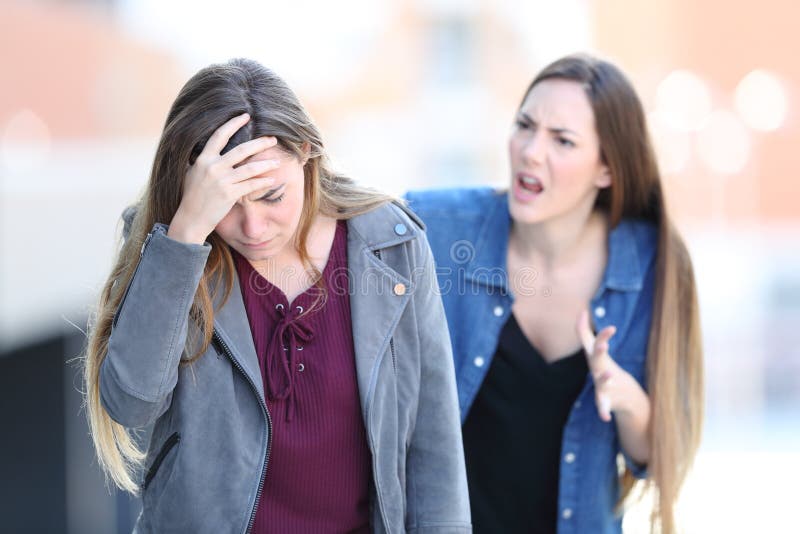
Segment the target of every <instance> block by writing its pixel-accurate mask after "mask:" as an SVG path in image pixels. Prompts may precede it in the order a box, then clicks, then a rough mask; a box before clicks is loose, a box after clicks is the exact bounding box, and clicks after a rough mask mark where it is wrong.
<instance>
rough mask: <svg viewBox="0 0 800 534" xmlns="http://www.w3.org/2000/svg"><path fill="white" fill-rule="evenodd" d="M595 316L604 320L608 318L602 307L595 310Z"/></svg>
mask: <svg viewBox="0 0 800 534" xmlns="http://www.w3.org/2000/svg"><path fill="white" fill-rule="evenodd" d="M594 314H595V315H596V316H598V317H599V318H601V319H602V318H603V317H605V316H606V309H605V308H604V307H602V306H598V307H596V308H595V309H594Z"/></svg>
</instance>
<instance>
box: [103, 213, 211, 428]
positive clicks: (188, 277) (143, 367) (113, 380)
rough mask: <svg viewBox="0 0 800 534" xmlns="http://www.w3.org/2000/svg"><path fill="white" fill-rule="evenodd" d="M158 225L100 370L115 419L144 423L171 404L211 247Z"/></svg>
mask: <svg viewBox="0 0 800 534" xmlns="http://www.w3.org/2000/svg"><path fill="white" fill-rule="evenodd" d="M166 231H167V229H166V227H165V226H164V225H160V224H157V225H156V226H155V227H154V228H153V230H152V232H151V233H150V234H149V236H148V238H147V240H146V241H145V245H144V247H142V254H141V257H140V259H139V265H138V267H137V268H136V271H135V273H134V275H133V278H132V279H131V281H130V283H129V285H128V288H127V289H126V293H125V296H124V297H123V300H122V303H121V304H120V308H119V310H118V311H117V316H116V317H115V320H114V323H113V325H112V330H111V336H110V337H109V340H108V351H107V354H106V357H105V359H104V360H103V363H102V365H101V368H100V398H101V401H102V403H103V406H104V407H105V409H106V411H108V414H109V415H110V416H111V418H112V419H114V420H115V421H117V422H118V423H120V424H122V425H124V426H127V427H142V426H145V425H147V424H149V423H151V422H152V421H154V420H155V419H156V418H158V417H159V416H160V415H161V414H162V413H164V411H165V410H166V409H167V407H168V406H169V401H170V397H171V394H172V390H173V389H174V387H175V384H176V383H177V381H178V364H179V362H180V357H181V354H182V352H183V348H184V345H185V343H186V334H187V328H188V318H189V308H190V307H191V305H192V301H193V299H194V294H195V292H196V291H197V286H198V284H199V282H200V279H201V277H202V274H203V269H204V267H205V263H206V260H207V258H208V254H209V252H210V251H211V247H210V246H209V245H193V244H186V243H181V242H178V241H175V240H172V239H170V238H169V237H167V235H166Z"/></svg>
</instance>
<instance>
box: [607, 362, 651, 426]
mask: <svg viewBox="0 0 800 534" xmlns="http://www.w3.org/2000/svg"><path fill="white" fill-rule="evenodd" d="M620 378H621V379H622V384H623V391H624V393H623V395H622V396H621V400H622V402H618V403H617V406H616V407H615V409H614V414H615V415H616V416H617V418H621V419H626V420H636V419H647V418H648V416H649V413H650V397H648V396H647V392H646V391H645V390H644V389H642V386H640V385H639V382H637V381H636V379H635V378H633V377H632V376H631V375H630V374H628V373H623V375H622V376H621V377H620Z"/></svg>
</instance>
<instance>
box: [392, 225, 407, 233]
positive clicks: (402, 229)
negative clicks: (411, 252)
mask: <svg viewBox="0 0 800 534" xmlns="http://www.w3.org/2000/svg"><path fill="white" fill-rule="evenodd" d="M406 232H408V228H406V225H405V224H403V223H398V224H395V225H394V233H396V234H397V235H406Z"/></svg>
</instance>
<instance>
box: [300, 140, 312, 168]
mask: <svg viewBox="0 0 800 534" xmlns="http://www.w3.org/2000/svg"><path fill="white" fill-rule="evenodd" d="M302 150H303V159H302V160H301V161H300V163H301V164H302V165H305V164H306V163H308V159H309V157H311V143H309V142H308V141H304V142H303V148H302Z"/></svg>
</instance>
